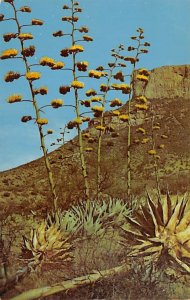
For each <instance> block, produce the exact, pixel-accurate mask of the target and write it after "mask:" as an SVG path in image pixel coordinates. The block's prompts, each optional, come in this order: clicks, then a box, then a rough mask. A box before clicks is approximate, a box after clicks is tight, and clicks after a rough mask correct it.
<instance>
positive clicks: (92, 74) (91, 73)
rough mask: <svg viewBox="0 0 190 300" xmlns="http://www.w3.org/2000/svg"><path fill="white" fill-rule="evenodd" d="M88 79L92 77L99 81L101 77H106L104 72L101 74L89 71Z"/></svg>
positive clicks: (100, 72)
mask: <svg viewBox="0 0 190 300" xmlns="http://www.w3.org/2000/svg"><path fill="white" fill-rule="evenodd" d="M88 75H89V77H93V78H96V79H100V78H101V77H104V76H106V75H107V73H106V72H102V71H97V70H90V71H89V72H88Z"/></svg>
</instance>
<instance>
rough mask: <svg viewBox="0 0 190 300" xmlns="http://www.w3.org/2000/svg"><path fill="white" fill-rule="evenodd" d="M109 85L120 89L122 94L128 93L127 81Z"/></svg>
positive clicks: (129, 90) (129, 89) (129, 88)
mask: <svg viewBox="0 0 190 300" xmlns="http://www.w3.org/2000/svg"><path fill="white" fill-rule="evenodd" d="M111 87H112V88H113V89H114V90H120V91H122V93H123V94H130V92H131V87H130V85H129V84H127V83H121V84H118V83H113V84H112V85H111Z"/></svg>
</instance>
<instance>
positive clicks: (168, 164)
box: [0, 65, 190, 211]
mask: <svg viewBox="0 0 190 300" xmlns="http://www.w3.org/2000/svg"><path fill="white" fill-rule="evenodd" d="M134 92H135V96H138V95H141V94H142V92H143V86H142V84H141V83H138V82H136V83H135V91H134ZM144 92H145V96H146V97H147V98H148V99H149V102H150V106H151V111H152V112H154V123H155V124H156V123H159V124H157V127H160V129H157V130H156V129H155V131H154V135H155V144H156V149H157V152H158V155H159V156H160V159H158V160H157V164H158V174H159V181H160V187H161V190H162V192H165V191H166V189H167V188H168V189H169V190H170V191H171V192H173V193H176V192H184V191H186V190H188V189H189V188H190V184H189V182H190V65H183V66H168V67H161V68H157V69H153V70H152V71H151V74H150V80H149V83H148V85H147V86H146V89H145V91H144ZM134 105H135V100H133V107H134ZM120 110H121V111H122V112H126V111H127V104H126V105H124V106H122V107H121V109H120ZM151 111H150V110H149V111H147V112H145V113H144V112H136V110H135V108H134V109H133V118H132V144H131V153H132V191H133V194H134V195H140V194H143V193H145V188H148V189H150V188H151V189H152V188H155V186H156V184H155V174H154V162H153V160H152V156H150V155H148V153H147V151H148V150H150V149H151V144H150V143H149V142H148V143H142V141H143V139H144V138H146V137H147V136H150V135H151V124H152V113H151ZM105 122H106V123H107V124H110V122H111V125H112V126H113V127H114V133H110V132H106V133H105V134H104V137H103V148H102V151H103V159H102V195H103V196H106V195H111V196H114V197H122V198H126V190H127V185H126V180H127V132H128V128H127V125H126V123H122V122H121V121H119V120H118V118H117V117H113V116H112V115H111V113H110V112H107V113H106V118H105ZM139 127H143V128H144V129H145V130H146V135H142V134H140V133H137V132H136V130H137V129H138V128H139ZM86 131H89V132H90V134H91V135H92V136H93V137H94V140H95V141H94V143H93V144H90V146H92V147H93V149H94V151H93V152H92V153H87V154H86V157H87V161H88V172H89V178H90V184H91V194H92V197H96V193H95V181H96V176H95V175H96V146H97V143H96V136H97V132H96V130H95V129H94V128H93V126H91V127H89V128H88V129H86ZM85 143H86V145H88V146H89V143H87V142H85ZM76 145H77V140H76V138H75V139H74V140H73V141H71V142H68V143H67V144H66V145H64V146H62V147H61V148H60V149H58V150H56V151H54V152H52V153H51V154H50V160H51V164H52V168H53V172H54V174H55V177H56V180H57V190H58V194H59V197H60V198H59V201H60V204H61V205H63V206H64V207H66V206H69V205H70V204H71V203H73V202H75V201H78V200H79V199H82V198H83V179H82V177H81V174H80V169H79V163H78V162H79V154H78V150H77V146H76ZM160 145H164V146H163V147H164V148H162V149H160V148H161V147H160ZM63 157H65V158H64V159H63ZM0 205H1V207H2V208H3V209H4V210H17V209H18V210H19V211H22V210H25V211H26V210H28V211H29V210H31V209H38V208H39V209H40V210H46V209H47V208H48V207H49V206H51V200H50V192H49V186H48V182H47V180H46V169H45V167H44V162H43V158H41V159H38V160H35V161H33V162H30V163H28V164H25V165H23V166H20V167H18V168H15V169H12V170H9V171H5V172H1V173H0Z"/></svg>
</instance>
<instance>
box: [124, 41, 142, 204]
mask: <svg viewBox="0 0 190 300" xmlns="http://www.w3.org/2000/svg"><path fill="white" fill-rule="evenodd" d="M137 42H138V45H137V47H136V56H135V62H134V64H133V68H132V71H131V75H130V93H129V98H128V115H129V120H128V136H127V198H128V201H129V203H130V206H131V207H132V198H131V101H132V97H133V94H134V84H135V78H134V76H135V68H136V62H137V60H138V56H139V54H140V52H139V50H140V46H141V42H140V38H138V40H137Z"/></svg>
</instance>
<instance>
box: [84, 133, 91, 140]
mask: <svg viewBox="0 0 190 300" xmlns="http://www.w3.org/2000/svg"><path fill="white" fill-rule="evenodd" d="M82 136H83V138H86V139H88V138H89V137H90V133H89V132H85V133H83V135H82Z"/></svg>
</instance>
